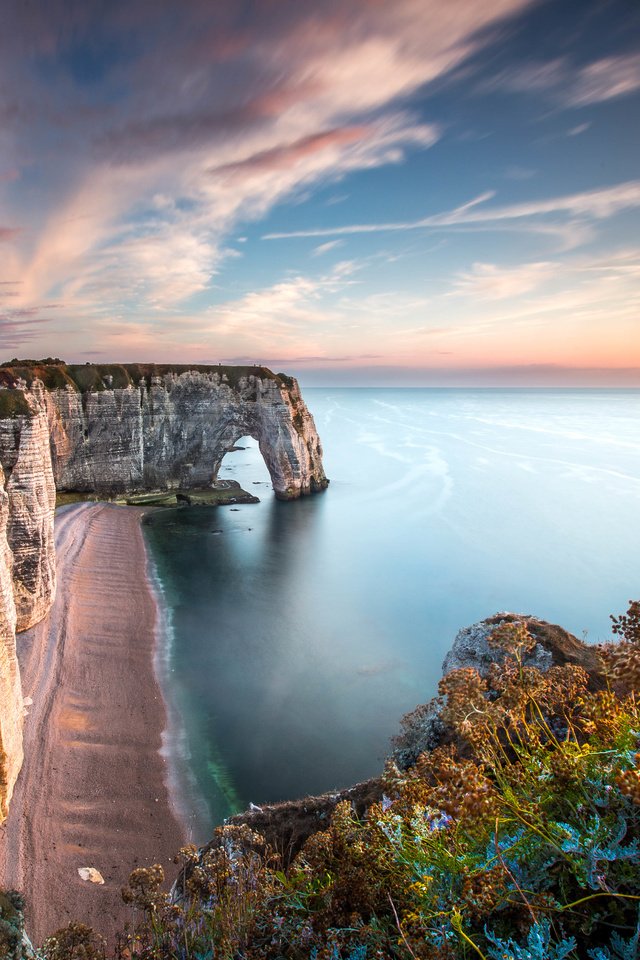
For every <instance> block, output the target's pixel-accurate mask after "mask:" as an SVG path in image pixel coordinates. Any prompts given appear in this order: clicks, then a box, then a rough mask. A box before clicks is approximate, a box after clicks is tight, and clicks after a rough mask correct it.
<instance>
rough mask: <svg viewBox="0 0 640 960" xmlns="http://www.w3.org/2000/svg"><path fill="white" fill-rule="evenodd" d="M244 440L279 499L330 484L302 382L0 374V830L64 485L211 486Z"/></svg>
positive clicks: (63, 370)
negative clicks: (26, 633)
mask: <svg viewBox="0 0 640 960" xmlns="http://www.w3.org/2000/svg"><path fill="white" fill-rule="evenodd" d="M245 435H250V436H252V437H254V438H255V439H257V440H258V443H259V445H260V451H261V453H262V456H263V457H264V460H265V463H266V465H267V468H268V470H269V473H270V475H271V480H272V483H273V489H274V491H275V494H276V496H277V497H279V498H280V499H282V500H291V499H294V498H296V497H299V496H301V495H304V494H309V493H315V492H316V491H320V490H323V489H324V488H325V487H326V486H327V483H328V481H327V479H326V477H325V475H324V470H323V468H322V448H321V446H320V440H319V437H318V434H317V432H316V428H315V424H314V422H313V418H312V416H311V414H310V413H309V411H308V410H307V407H306V405H305V403H304V401H303V399H302V397H301V395H300V390H299V387H298V384H297V382H296V381H295V380H294V379H293V378H291V377H287V376H285V375H284V374H277V375H276V374H274V373H272V372H271V371H270V370H267V369H266V368H265V367H223V366H215V367H213V366H168V365H165V366H156V365H155V364H127V365H118V364H111V365H99V366H93V365H91V364H84V365H75V366H74V365H67V364H64V363H62V362H60V361H42V362H36V361H14V362H12V363H11V364H7V365H5V366H3V367H0V475H1V482H0V822H1V821H2V819H3V817H4V815H5V813H6V808H7V805H8V802H9V799H10V797H11V792H12V789H13V785H14V783H15V779H16V777H17V774H18V771H19V769H20V765H21V762H22V715H23V702H22V694H21V689H20V674H19V668H18V662H17V659H16V647H15V631H16V630H18V631H20V630H26V629H27V628H28V627H30V626H32V625H33V624H35V623H37V622H38V620H41V619H42V617H43V616H44V615H45V614H46V612H47V610H48V609H49V607H50V606H51V603H52V602H53V598H54V595H55V550H54V538H53V517H54V511H55V495H56V489H58V490H67V491H68V490H71V491H83V492H94V493H96V494H98V495H100V496H104V497H110V496H114V495H117V494H122V493H133V492H138V491H152V490H171V489H176V490H178V489H179V490H193V489H196V488H199V487H206V486H208V485H209V484H211V483H212V481H214V480H215V479H216V477H217V474H218V470H219V467H220V464H221V463H222V459H223V457H224V455H225V453H227V452H228V451H229V450H230V449H232V447H233V446H234V444H235V442H236V441H237V440H238V439H239V438H240V437H242V436H245Z"/></svg>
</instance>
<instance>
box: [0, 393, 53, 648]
mask: <svg viewBox="0 0 640 960" xmlns="http://www.w3.org/2000/svg"><path fill="white" fill-rule="evenodd" d="M24 396H25V398H26V400H27V403H28V405H29V412H28V413H25V414H22V415H19V416H15V417H9V418H6V417H5V418H3V419H0V465H1V466H2V468H3V470H4V472H5V477H6V492H7V495H8V499H9V510H8V519H7V526H6V537H7V541H8V544H9V548H10V551H11V554H12V557H13V593H14V599H15V606H16V615H17V624H16V629H17V630H18V631H20V630H27V629H28V628H29V627H31V626H33V624H34V623H37V622H38V621H39V620H42V618H43V617H44V615H45V614H46V612H47V610H48V609H49V607H50V606H51V604H52V602H53V598H54V595H55V584H56V572H55V547H54V540H53V515H54V511H55V505H56V489H55V484H54V478H53V471H52V468H51V454H50V445H49V421H48V418H47V403H46V396H45V391H44V389H43V388H42V385H41V384H38V383H34V384H33V386H32V388H31V390H30V391H29V392H28V393H25V394H24Z"/></svg>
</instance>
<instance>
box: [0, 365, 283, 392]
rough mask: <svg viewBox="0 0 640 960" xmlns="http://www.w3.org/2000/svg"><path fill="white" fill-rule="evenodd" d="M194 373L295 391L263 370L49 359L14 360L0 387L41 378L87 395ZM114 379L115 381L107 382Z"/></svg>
mask: <svg viewBox="0 0 640 960" xmlns="http://www.w3.org/2000/svg"><path fill="white" fill-rule="evenodd" d="M190 370H195V371H198V372H199V373H218V374H220V376H221V377H224V376H226V378H227V382H228V383H229V385H230V386H232V387H233V386H236V385H237V384H238V382H239V381H240V380H241V378H242V377H250V376H254V377H259V378H260V379H261V380H277V381H278V383H281V384H283V385H284V386H286V387H291V377H288V376H286V374H275V373H273V372H272V371H271V370H269V369H268V368H267V367H261V366H238V367H236V366H226V365H224V364H201V363H183V364H180V363H178V364H176V363H65V362H64V361H63V360H59V359H58V358H57V357H56V358H51V357H47V358H46V359H44V360H18V359H15V358H14V359H13V360H10V361H9V362H8V363H3V364H1V365H0V385H3V386H7V387H13V386H15V383H16V381H17V380H18V378H22V379H23V380H26V382H27V384H28V385H29V386H30V385H31V384H32V383H33V381H34V380H35V379H36V378H37V379H39V380H42V382H43V383H44V385H45V387H46V388H47V390H56V389H58V388H64V387H67V386H71V387H73V388H74V389H75V390H79V391H80V392H84V391H86V390H96V391H97V390H108V389H110V388H116V389H117V388H122V387H128V386H129V385H130V384H133V386H137V385H138V384H139V383H140V381H141V380H142V379H146V380H147V382H148V381H149V380H150V378H151V377H162V376H165V375H166V374H170V373H175V374H178V375H179V374H181V373H187V372H188V371H190ZM108 377H111V378H112V379H111V381H109V380H108V379H107V378H108Z"/></svg>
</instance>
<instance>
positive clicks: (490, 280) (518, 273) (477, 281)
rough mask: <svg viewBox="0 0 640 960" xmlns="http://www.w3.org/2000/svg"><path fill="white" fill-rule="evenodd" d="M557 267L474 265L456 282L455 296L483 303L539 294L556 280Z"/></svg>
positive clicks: (538, 265)
mask: <svg viewBox="0 0 640 960" xmlns="http://www.w3.org/2000/svg"><path fill="white" fill-rule="evenodd" d="M556 270H557V266H556V265H555V264H553V263H545V262H541V263H526V264H521V265H519V266H516V267H500V266H498V265H496V264H494V263H474V264H473V267H472V268H471V270H467V271H461V272H460V273H458V275H457V276H456V278H455V280H454V287H455V293H456V294H457V295H464V296H466V297H473V298H476V299H482V300H505V299H507V298H509V297H517V296H520V295H521V294H523V293H529V292H531V291H532V290H535V289H536V288H537V287H539V286H540V285H541V284H542V283H544V282H545V281H546V280H548V279H549V278H550V277H551V276H553V273H554V271H556Z"/></svg>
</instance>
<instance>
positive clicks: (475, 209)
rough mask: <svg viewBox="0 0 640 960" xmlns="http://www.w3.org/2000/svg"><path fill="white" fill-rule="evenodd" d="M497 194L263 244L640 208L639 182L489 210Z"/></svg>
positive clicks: (283, 235)
mask: <svg viewBox="0 0 640 960" xmlns="http://www.w3.org/2000/svg"><path fill="white" fill-rule="evenodd" d="M494 196H495V193H494V192H493V191H489V192H486V193H483V194H480V195H479V196H478V197H476V198H475V199H473V200H471V201H469V202H468V203H465V204H462V205H461V206H459V207H455V208H454V209H453V210H450V211H445V212H444V213H439V214H433V215H432V216H428V217H423V218H421V219H420V220H406V221H400V222H389V223H363V224H352V225H344V226H336V227H319V228H317V229H309V230H291V231H286V232H284V231H283V232H277V233H267V234H264V235H263V239H264V240H282V239H288V238H291V237H331V236H348V235H351V234H358V233H380V232H386V231H403V230H422V229H427V228H446V227H461V226H468V225H480V224H486V225H487V227H488V228H491V227H492V226H493V225H495V224H498V223H501V222H505V221H506V222H508V221H515V220H518V221H521V220H526V219H529V218H532V217H534V218H536V217H543V216H547V215H550V214H563V215H567V214H568V215H570V216H574V217H592V218H593V219H596V220H598V219H604V218H607V217H612V216H614V215H615V214H617V213H620V212H621V211H623V210H630V209H635V208H637V207H640V180H631V181H628V182H626V183H620V184H616V185H614V186H611V187H604V188H602V189H599V190H586V191H583V192H581V193H573V194H568V195H565V196H561V197H552V198H549V199H548V200H531V201H524V202H522V203H514V204H509V205H508V206H504V207H499V206H489V207H487V206H486V203H487V201H489V200H491V199H493V197H494Z"/></svg>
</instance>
